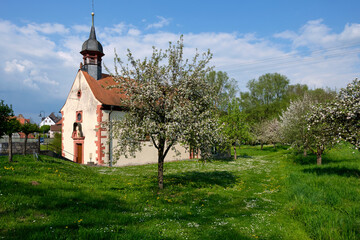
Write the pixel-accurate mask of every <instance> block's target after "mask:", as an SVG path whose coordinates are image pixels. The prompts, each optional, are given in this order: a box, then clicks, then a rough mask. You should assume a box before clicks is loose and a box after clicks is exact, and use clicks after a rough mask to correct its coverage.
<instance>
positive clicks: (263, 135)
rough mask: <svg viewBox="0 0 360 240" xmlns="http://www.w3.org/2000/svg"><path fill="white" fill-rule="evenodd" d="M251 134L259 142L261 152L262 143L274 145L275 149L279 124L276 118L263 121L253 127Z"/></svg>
mask: <svg viewBox="0 0 360 240" xmlns="http://www.w3.org/2000/svg"><path fill="white" fill-rule="evenodd" d="M253 134H254V135H255V138H256V140H257V141H259V142H260V144H261V150H262V149H263V145H264V143H270V144H274V148H276V143H278V142H280V123H279V121H278V120H277V119H276V118H274V119H271V120H267V121H263V122H261V123H259V124H256V125H255V126H254V127H253Z"/></svg>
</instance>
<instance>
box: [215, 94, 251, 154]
mask: <svg viewBox="0 0 360 240" xmlns="http://www.w3.org/2000/svg"><path fill="white" fill-rule="evenodd" d="M221 122H222V125H223V128H222V129H223V133H224V135H225V137H226V139H227V141H228V142H229V144H230V145H231V146H232V147H233V148H234V159H235V160H236V158H237V156H236V145H240V144H242V143H244V142H245V141H247V140H248V139H249V138H250V133H249V125H248V124H247V122H246V120H245V115H244V113H242V112H241V111H240V104H239V99H237V98H234V99H233V100H232V101H231V103H229V105H228V107H227V114H225V115H223V116H222V117H221Z"/></svg>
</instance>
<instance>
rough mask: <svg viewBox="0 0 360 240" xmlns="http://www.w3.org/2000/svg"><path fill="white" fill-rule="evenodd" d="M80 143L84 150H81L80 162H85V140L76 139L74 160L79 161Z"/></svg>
mask: <svg viewBox="0 0 360 240" xmlns="http://www.w3.org/2000/svg"><path fill="white" fill-rule="evenodd" d="M78 145H81V146H82V151H81V155H82V156H81V158H80V162H79V163H80V164H84V155H85V154H84V150H85V149H84V140H74V162H77V161H76V160H77V156H78Z"/></svg>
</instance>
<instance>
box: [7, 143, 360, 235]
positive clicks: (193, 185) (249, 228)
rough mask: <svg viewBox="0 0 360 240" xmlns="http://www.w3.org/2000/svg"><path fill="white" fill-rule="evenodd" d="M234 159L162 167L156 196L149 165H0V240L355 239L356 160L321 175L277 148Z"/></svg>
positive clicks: (334, 160)
mask: <svg viewBox="0 0 360 240" xmlns="http://www.w3.org/2000/svg"><path fill="white" fill-rule="evenodd" d="M344 154H345V155H346V154H347V155H346V156H345V157H344ZM238 155H239V156H240V157H239V159H238V160H237V161H230V160H229V161H211V162H208V163H206V164H203V163H200V162H197V161H183V162H171V163H166V165H165V189H164V190H163V191H160V192H159V191H158V190H157V180H156V173H157V172H156V171H157V166H156V165H145V166H131V167H123V168H107V167H88V166H82V165H77V164H74V163H70V162H63V161H59V160H56V159H53V158H50V157H46V156H43V157H42V161H34V160H33V159H32V157H31V156H26V157H25V158H24V157H22V156H17V157H16V160H17V161H18V162H16V163H13V164H9V163H7V161H6V160H7V158H6V157H0V176H1V177H0V239H1V238H4V239H359V237H358V236H359V229H360V228H359V226H360V224H359V219H360V210H359V209H360V197H359V195H360V194H359V189H360V181H359V175H360V174H359V173H360V163H359V159H360V155H359V154H358V153H355V154H352V153H351V154H350V153H349V149H345V150H344V149H343V148H342V149H338V150H337V151H333V152H332V153H329V155H328V156H325V158H324V163H325V164H324V166H322V167H317V166H316V165H301V164H298V163H297V162H299V161H302V162H304V161H306V160H308V159H300V158H298V157H296V156H293V155H291V154H290V153H289V151H288V150H286V149H283V148H280V149H278V150H277V151H274V149H273V148H272V147H268V148H265V149H264V150H263V151H260V150H259V149H258V148H254V147H242V148H241V149H240V150H239V151H238ZM309 159H310V160H311V157H310V158H309ZM294 161H295V162H294ZM345 185H346V187H345Z"/></svg>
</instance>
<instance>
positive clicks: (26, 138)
mask: <svg viewBox="0 0 360 240" xmlns="http://www.w3.org/2000/svg"><path fill="white" fill-rule="evenodd" d="M27 140H28V135H27V134H25V141H24V149H23V155H26V144H27Z"/></svg>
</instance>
